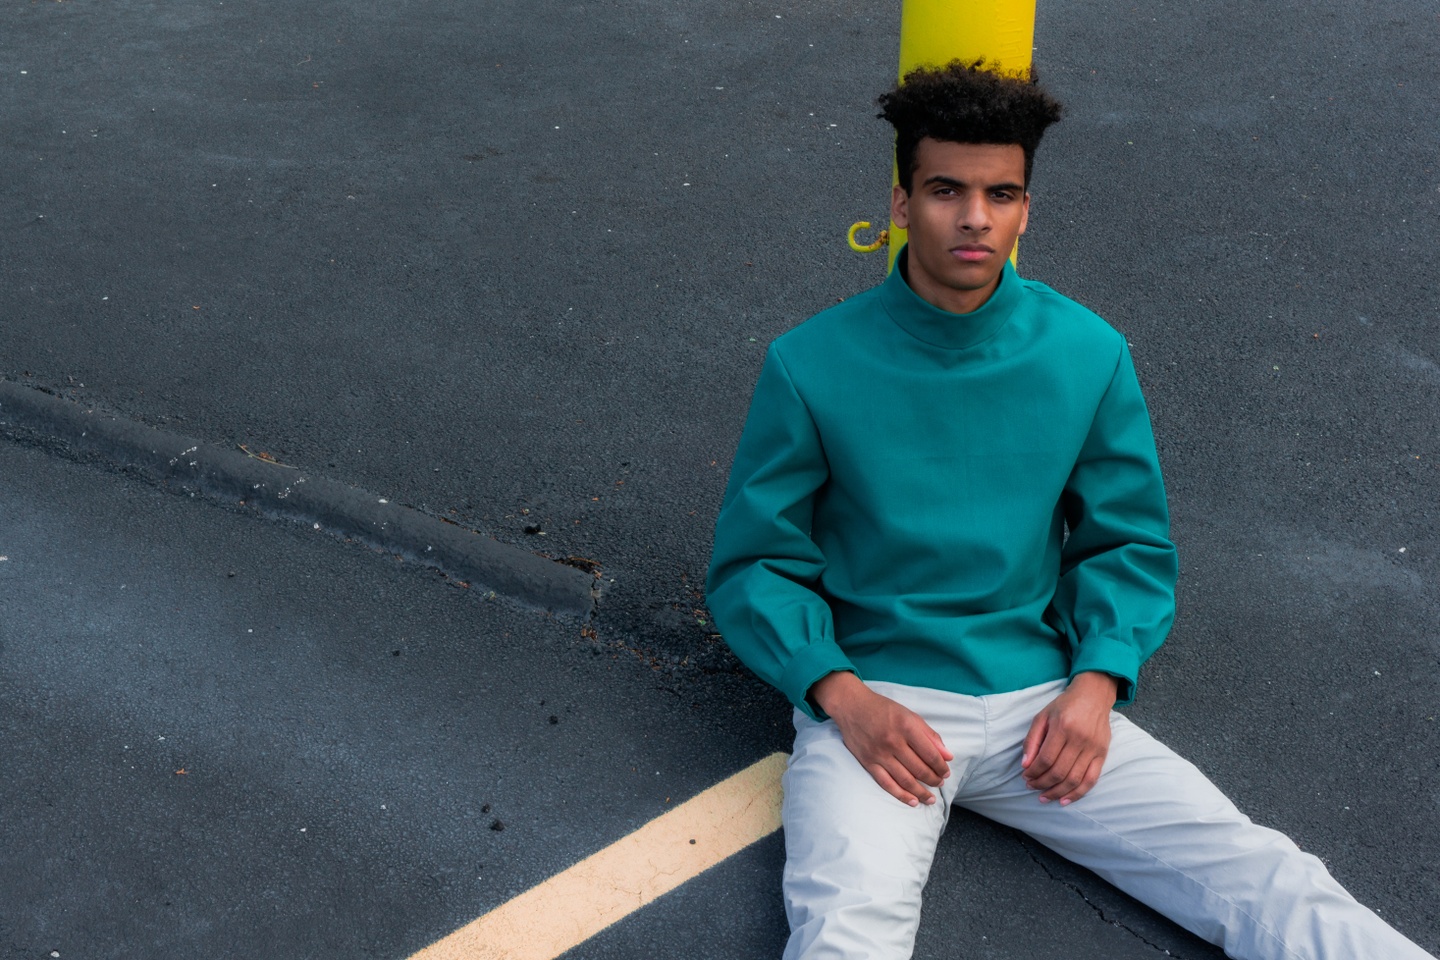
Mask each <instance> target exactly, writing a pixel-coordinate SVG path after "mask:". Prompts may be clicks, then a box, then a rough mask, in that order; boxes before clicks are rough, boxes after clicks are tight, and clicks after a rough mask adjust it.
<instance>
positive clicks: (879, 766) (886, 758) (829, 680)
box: [810, 671, 955, 807]
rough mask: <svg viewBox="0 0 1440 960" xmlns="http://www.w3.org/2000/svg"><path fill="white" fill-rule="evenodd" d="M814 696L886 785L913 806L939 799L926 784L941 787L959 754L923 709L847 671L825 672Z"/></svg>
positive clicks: (851, 747) (862, 761)
mask: <svg viewBox="0 0 1440 960" xmlns="http://www.w3.org/2000/svg"><path fill="white" fill-rule="evenodd" d="M810 697H811V699H813V700H814V701H815V703H816V704H818V705H819V707H820V709H821V710H824V711H825V712H826V713H827V714H829V715H830V719H832V720H834V721H835V725H836V726H837V727H839V728H840V737H841V739H843V740H844V741H845V746H846V748H848V749H849V751H850V752H851V753H853V754H854V755H855V759H856V760H859V761H860V766H862V767H863V768H865V772H866V773H868V774H870V776H872V777H874V778H875V782H876V783H878V784H880V787H881V789H883V790H884V791H885V792H886V793H888V794H890V796H892V797H894V798H895V799H897V800H899V801H900V802H901V803H907V804H909V805H910V806H912V807H918V806H919V805H920V804H922V803H934V802H935V795H934V794H932V793H931V792H930V791H929V790H927V789H926V787H927V786H929V787H938V786H940V783H941V781H943V780H944V779H945V778H946V777H948V776H950V764H949V761H951V760H954V759H955V755H954V754H952V753H951V752H950V751H949V750H947V749H945V744H944V742H943V741H942V740H941V739H940V734H938V733H936V732H935V731H934V730H932V729H930V725H929V724H928V723H926V722H925V721H924V720H922V719H921V718H920V715H919V714H918V713H915V712H914V711H913V710H910V709H908V708H906V707H904V706H902V705H900V704H898V703H896V702H895V701H894V700H891V699H890V698H889V697H885V696H881V695H880V694H878V693H876V692H875V691H873V690H871V689H870V688H869V687H867V686H865V684H864V683H862V682H861V681H860V678H859V677H857V676H855V674H853V673H850V672H848V671H839V672H836V673H830V674H826V675H825V676H824V677H821V678H820V679H819V680H817V681H816V682H815V684H814V685H813V686H811V688H810Z"/></svg>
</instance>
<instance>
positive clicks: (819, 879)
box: [782, 683, 984, 960]
mask: <svg viewBox="0 0 1440 960" xmlns="http://www.w3.org/2000/svg"><path fill="white" fill-rule="evenodd" d="M870 686H871V687H872V688H873V689H875V690H876V691H877V692H879V693H883V694H884V695H885V696H887V697H890V698H891V699H893V700H898V701H900V702H901V703H903V704H905V706H907V707H909V708H910V709H912V710H914V711H915V712H917V713H919V714H920V715H921V716H923V717H924V718H925V720H926V721H927V722H928V723H929V724H930V725H931V726H932V727H934V728H935V730H936V732H937V733H939V734H940V736H941V738H942V739H944V741H945V743H946V745H947V746H948V747H949V748H950V750H951V752H952V753H954V754H955V760H954V762H953V763H951V775H950V777H949V778H948V779H947V780H946V781H945V783H944V784H943V785H942V786H941V788H940V790H939V794H940V799H939V800H938V801H937V802H936V803H934V804H932V805H930V806H920V807H914V808H912V807H908V806H906V805H905V804H903V803H901V802H900V801H898V800H896V799H895V798H894V797H892V796H890V795H889V794H888V793H886V792H885V791H884V790H882V789H880V787H879V785H877V784H876V783H875V781H874V780H873V779H872V778H871V776H870V774H868V773H866V772H865V770H864V768H862V767H861V766H860V764H859V762H858V761H857V760H856V759H855V757H854V756H853V755H852V754H851V753H850V751H849V750H848V749H846V747H845V744H844V742H843V741H842V740H841V739H840V732H839V730H837V729H836V727H835V724H834V723H833V722H825V723H816V722H815V721H813V720H811V719H810V718H808V717H806V716H805V715H803V714H801V713H799V712H798V711H797V712H796V714H795V750H794V753H792V754H791V757H790V766H789V768H788V769H787V770H786V772H785V778H784V786H785V803H784V806H783V808H782V819H783V821H784V825H785V877H784V880H785V912H786V914H787V916H788V917H789V918H790V940H789V943H788V944H787V945H786V948H785V960H801V958H803V960H855V958H860V957H863V958H865V960H905V958H907V957H909V956H910V954H911V952H912V951H913V949H914V945H915V931H916V929H917V927H918V926H919V923H920V894H921V890H922V889H923V887H924V886H925V879H926V877H928V876H929V874H930V863H931V861H932V860H933V859H934V856H935V845H936V844H937V843H938V842H939V840H940V834H941V833H943V832H944V830H945V823H946V820H947V819H948V817H949V813H950V802H949V801H950V799H951V798H952V797H953V796H954V793H955V789H956V784H957V783H959V782H960V781H962V780H963V779H964V777H965V773H966V768H967V764H968V763H969V762H971V761H970V758H977V757H978V756H979V755H980V754H981V752H982V751H983V749H984V741H983V733H984V729H983V723H984V717H983V708H982V707H981V705H980V701H979V698H977V697H959V696H957V695H955V694H937V693H936V691H926V690H921V689H919V688H915V687H903V686H898V685H895V684H885V683H873V684H870ZM932 701H933V702H932Z"/></svg>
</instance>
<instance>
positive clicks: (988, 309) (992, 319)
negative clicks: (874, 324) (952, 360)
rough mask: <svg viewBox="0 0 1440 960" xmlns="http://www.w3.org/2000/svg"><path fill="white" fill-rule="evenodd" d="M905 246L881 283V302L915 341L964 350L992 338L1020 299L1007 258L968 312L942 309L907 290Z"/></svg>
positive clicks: (1018, 285) (908, 285)
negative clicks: (997, 280) (991, 284)
mask: <svg viewBox="0 0 1440 960" xmlns="http://www.w3.org/2000/svg"><path fill="white" fill-rule="evenodd" d="M907 251H908V248H902V249H901V250H900V254H899V256H897V257H896V258H895V269H893V270H891V271H890V275H889V276H888V277H886V278H885V282H884V283H882V284H880V302H881V303H882V304H883V305H884V307H885V312H886V313H888V314H889V315H890V319H892V320H894V321H895V323H896V325H897V326H899V327H900V329H902V330H904V331H905V332H906V333H908V334H910V336H912V337H914V338H915V339H916V340H920V341H923V342H924V343H928V344H930V345H931V346H935V347H942V348H944V349H947V350H964V349H967V348H969V347H973V346H975V345H976V344H978V343H981V342H983V341H985V340H988V339H990V338H991V337H993V336H994V335H995V334H996V333H997V332H998V331H999V330H1000V328H1001V327H1003V326H1005V322H1006V321H1007V320H1009V319H1010V315H1011V313H1012V312H1014V309H1015V307H1016V305H1017V304H1018V303H1019V302H1020V277H1019V276H1018V275H1017V274H1016V273H1015V268H1014V267H1012V266H1011V265H1010V261H1009V260H1006V261H1005V268H1004V270H1003V271H1002V272H1001V274H1000V284H999V286H997V287H996V288H995V292H994V293H992V294H990V299H989V300H986V301H985V302H984V303H983V304H981V305H980V307H978V308H977V309H975V310H972V311H970V312H969V313H951V312H950V311H949V310H941V309H940V308H939V307H937V306H934V305H933V304H931V303H929V302H928V301H926V300H922V299H921V298H920V295H919V294H917V293H916V292H915V291H914V290H912V289H910V284H909V283H908V282H906V280H905V277H904V272H903V269H902V268H903V267H904V264H905V256H906V253H907Z"/></svg>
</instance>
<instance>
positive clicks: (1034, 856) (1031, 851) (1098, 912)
mask: <svg viewBox="0 0 1440 960" xmlns="http://www.w3.org/2000/svg"><path fill="white" fill-rule="evenodd" d="M1016 842H1017V843H1018V844H1020V848H1021V849H1022V850H1024V851H1025V853H1026V855H1027V856H1029V858H1030V860H1031V862H1033V863H1034V864H1035V865H1036V866H1037V867H1039V868H1040V869H1041V870H1043V871H1044V872H1045V876H1047V877H1049V878H1050V879H1051V880H1053V881H1055V882H1056V883H1058V884H1060V885H1061V886H1062V887H1064V888H1065V889H1067V890H1069V891H1070V892H1071V893H1073V894H1075V896H1077V897H1079V898H1080V899H1081V901H1083V902H1084V904H1085V906H1087V907H1089V908H1090V909H1091V910H1092V911H1094V913H1095V916H1097V917H1099V918H1100V919H1101V920H1103V921H1105V922H1106V923H1108V924H1110V925H1111V926H1112V927H1119V928H1120V929H1121V930H1124V931H1125V932H1126V933H1128V934H1130V936H1132V937H1134V938H1135V939H1136V940H1139V941H1140V942H1141V943H1143V944H1145V946H1147V947H1149V948H1150V949H1151V950H1154V951H1156V952H1158V953H1161V954H1163V955H1165V956H1167V957H1174V958H1175V960H1186V958H1185V957H1183V956H1181V955H1180V954H1178V953H1171V952H1170V951H1169V950H1168V949H1166V948H1165V947H1162V946H1160V944H1158V943H1156V942H1155V941H1153V940H1150V939H1148V938H1147V937H1145V935H1144V934H1142V933H1140V932H1139V931H1138V930H1135V929H1133V928H1131V927H1128V926H1126V925H1125V924H1124V923H1123V922H1122V921H1120V920H1117V919H1115V918H1114V917H1112V916H1109V915H1107V914H1106V913H1105V909H1104V908H1103V907H1101V906H1100V905H1099V904H1098V903H1096V902H1095V901H1093V900H1091V899H1090V898H1089V897H1088V896H1086V895H1085V891H1084V890H1083V889H1081V887H1080V885H1079V884H1077V883H1071V882H1070V881H1069V880H1066V879H1064V878H1063V877H1060V876H1058V875H1057V874H1056V873H1055V871H1053V870H1051V869H1050V866H1049V864H1047V863H1046V862H1045V860H1044V858H1042V857H1041V856H1040V854H1039V853H1038V852H1037V851H1036V849H1035V848H1034V847H1032V846H1031V845H1030V844H1028V843H1026V842H1025V841H1024V840H1023V839H1019V838H1017V839H1016Z"/></svg>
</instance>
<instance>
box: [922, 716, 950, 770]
mask: <svg viewBox="0 0 1440 960" xmlns="http://www.w3.org/2000/svg"><path fill="white" fill-rule="evenodd" d="M925 731H926V732H927V733H929V734H930V739H931V740H932V741H933V742H934V744H935V749H937V750H939V751H940V756H941V758H942V759H944V760H945V761H946V762H947V763H948V762H949V761H951V760H954V759H955V754H953V753H951V752H950V748H949V747H947V746H945V741H944V740H941V739H940V734H938V733H936V732H935V731H934V730H933V729H932V728H930V727H928V726H927V727H926V728H925ZM945 772H946V773H947V774H948V773H949V772H950V771H949V769H946V771H945Z"/></svg>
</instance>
